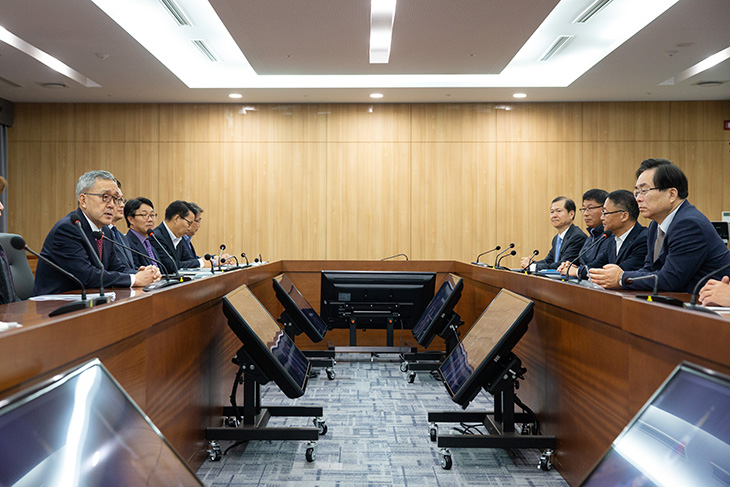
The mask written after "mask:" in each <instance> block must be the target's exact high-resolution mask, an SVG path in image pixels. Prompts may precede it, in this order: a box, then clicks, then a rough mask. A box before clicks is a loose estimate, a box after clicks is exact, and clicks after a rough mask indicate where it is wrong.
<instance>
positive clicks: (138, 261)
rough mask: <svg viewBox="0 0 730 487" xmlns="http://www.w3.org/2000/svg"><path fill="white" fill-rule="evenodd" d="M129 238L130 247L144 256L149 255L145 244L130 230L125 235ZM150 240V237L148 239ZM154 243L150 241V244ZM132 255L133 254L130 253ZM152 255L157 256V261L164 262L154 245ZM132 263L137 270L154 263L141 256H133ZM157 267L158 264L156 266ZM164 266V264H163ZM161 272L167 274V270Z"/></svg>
mask: <svg viewBox="0 0 730 487" xmlns="http://www.w3.org/2000/svg"><path fill="white" fill-rule="evenodd" d="M125 237H126V238H127V242H129V246H130V247H131V248H133V249H134V250H136V251H137V252H141V253H142V254H144V255H147V249H145V248H144V244H143V243H142V241H141V240H140V239H139V237H137V236H136V235H135V234H133V233H132V231H131V230H130V231H129V232H127V235H125ZM147 238H148V239H149V237H147ZM153 242H154V241H153V240H152V239H150V243H153ZM130 254H131V252H130ZM152 255H154V256H155V259H157V260H159V261H160V262H162V260H161V259H160V256H159V254H158V253H157V250H155V246H154V245H152ZM132 262H133V263H134V266H135V268H137V269H139V268H140V267H141V266H148V265H152V264H153V262H152V261H151V260H150V258H149V257H143V256H141V255H139V254H132ZM155 265H156V264H155ZM163 265H164V263H163ZM160 272H162V273H165V269H162V268H160ZM168 272H172V270H169V271H168Z"/></svg>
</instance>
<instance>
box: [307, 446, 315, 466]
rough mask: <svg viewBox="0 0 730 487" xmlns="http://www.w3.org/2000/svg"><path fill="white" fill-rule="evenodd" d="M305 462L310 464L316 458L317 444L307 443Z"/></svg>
mask: <svg viewBox="0 0 730 487" xmlns="http://www.w3.org/2000/svg"><path fill="white" fill-rule="evenodd" d="M306 457H307V461H308V462H309V463H312V462H313V461H314V460H315V459H316V458H317V444H316V443H309V444H308V445H307V452H306Z"/></svg>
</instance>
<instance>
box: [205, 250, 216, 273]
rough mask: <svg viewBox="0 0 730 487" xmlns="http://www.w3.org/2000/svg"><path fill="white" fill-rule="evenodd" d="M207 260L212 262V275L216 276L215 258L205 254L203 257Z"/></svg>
mask: <svg viewBox="0 0 730 487" xmlns="http://www.w3.org/2000/svg"><path fill="white" fill-rule="evenodd" d="M203 257H204V258H205V260H207V261H209V262H210V273H211V274H215V262H213V256H212V255H210V254H205V255H204V256H203Z"/></svg>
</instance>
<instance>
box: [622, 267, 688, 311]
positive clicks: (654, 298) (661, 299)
mask: <svg viewBox="0 0 730 487" xmlns="http://www.w3.org/2000/svg"><path fill="white" fill-rule="evenodd" d="M646 279H654V288H653V289H652V291H651V294H650V295H648V296H647V295H643V294H639V295H637V296H636V297H637V298H639V299H645V300H646V301H650V302H653V303H664V304H671V305H672V306H679V307H681V306H683V305H684V303H683V302H682V301H681V300H679V299H677V298H673V297H670V296H660V295H658V294H657V289H658V286H659V276H657V275H656V274H647V275H646V276H639V277H627V278H626V284H631V283H632V282H636V281H644V280H646Z"/></svg>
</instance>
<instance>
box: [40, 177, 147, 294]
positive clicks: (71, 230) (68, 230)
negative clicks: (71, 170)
mask: <svg viewBox="0 0 730 487" xmlns="http://www.w3.org/2000/svg"><path fill="white" fill-rule="evenodd" d="M121 194H122V193H121V191H119V187H118V186H117V182H116V179H114V176H113V175H112V174H111V173H110V172H107V171H90V172H87V173H86V174H83V175H82V176H81V177H80V178H79V180H78V183H77V184H76V199H77V204H78V208H77V209H76V210H75V211H72V212H71V213H69V214H68V215H66V216H65V217H63V218H61V220H59V221H58V222H57V223H56V224H55V225H54V226H53V228H52V229H51V231H50V232H49V233H48V236H47V237H46V240H45V242H44V243H43V248H42V250H41V254H42V255H43V256H44V257H46V258H48V259H50V260H52V261H53V262H55V263H56V264H57V265H59V266H61V267H63V268H64V269H66V270H67V271H69V272H70V273H71V274H73V275H75V276H76V277H78V278H79V280H81V282H82V283H83V284H84V286H85V287H87V288H95V287H99V286H100V284H101V272H102V271H101V269H99V268H98V267H96V260H95V259H94V257H93V255H91V254H90V252H92V251H93V252H98V253H99V256H100V258H101V262H102V264H103V265H104V285H105V286H110V287H130V286H134V287H144V286H146V285H148V284H150V283H152V282H154V281H158V280H159V279H160V272H159V270H158V269H157V268H156V267H151V266H150V267H140V268H139V269H138V270H137V271H136V273H135V270H134V269H132V268H129V267H127V266H125V265H124V264H123V263H122V261H121V260H120V259H119V256H118V254H117V252H118V251H117V248H116V246H115V245H114V244H112V242H110V241H107V239H109V238H111V237H110V233H109V228H108V225H109V224H110V223H111V222H112V220H113V219H114V214H115V212H116V211H117V206H118V205H119V203H120V202H121V201H122V196H121ZM72 218H73V219H78V221H79V222H80V224H81V227H82V229H83V231H84V233H85V234H86V236H87V238H88V240H89V241H90V242H91V246H92V247H93V248H92V249H87V244H86V243H85V242H84V239H83V237H82V236H81V234H80V231H79V229H78V228H76V225H75V224H74V223H73V221H72ZM97 231H101V232H102V233H103V234H104V236H105V238H104V239H100V240H96V239H95V238H94V237H93V235H92V232H97ZM77 288H78V284H77V283H76V282H74V281H73V280H71V279H69V278H67V277H66V276H64V275H63V274H61V273H59V272H58V271H57V270H55V269H54V268H52V267H51V266H49V265H47V264H46V263H45V262H43V261H42V260H39V261H38V267H37V268H36V275H35V284H34V286H33V294H34V295H35V296H38V295H42V294H57V293H63V292H66V291H73V290H76V289H77Z"/></svg>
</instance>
